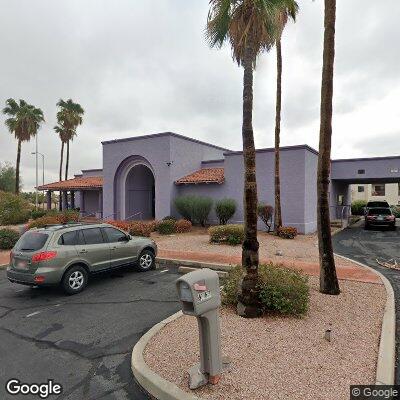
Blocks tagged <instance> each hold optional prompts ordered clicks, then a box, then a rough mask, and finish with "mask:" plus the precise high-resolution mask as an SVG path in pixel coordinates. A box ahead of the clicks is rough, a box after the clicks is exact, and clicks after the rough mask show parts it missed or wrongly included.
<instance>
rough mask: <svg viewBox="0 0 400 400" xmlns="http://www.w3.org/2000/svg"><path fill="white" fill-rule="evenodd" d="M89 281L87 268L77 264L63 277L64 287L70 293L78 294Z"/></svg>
mask: <svg viewBox="0 0 400 400" xmlns="http://www.w3.org/2000/svg"><path fill="white" fill-rule="evenodd" d="M87 281H88V274H87V272H86V270H85V268H83V267H81V266H80V265H77V266H75V267H72V268H70V269H69V270H68V271H67V272H66V273H65V275H64V276H63V279H62V282H61V284H62V287H63V289H64V291H65V292H66V293H68V294H76V293H79V292H81V291H82V290H83V289H85V287H86V285H87Z"/></svg>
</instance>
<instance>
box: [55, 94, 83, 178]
mask: <svg viewBox="0 0 400 400" xmlns="http://www.w3.org/2000/svg"><path fill="white" fill-rule="evenodd" d="M57 107H59V111H58V112H57V121H58V124H59V126H62V127H64V128H65V130H64V132H65V139H66V141H65V143H66V144H67V157H66V161H65V179H66V180H67V179H68V167H69V142H70V141H71V140H73V138H74V136H76V129H77V127H78V126H79V125H81V124H82V122H83V119H82V117H83V114H84V113H85V111H84V110H83V108H82V106H81V105H80V104H78V103H74V102H73V101H72V100H71V99H68V100H67V101H64V100H62V99H61V100H60V101H59V102H58V103H57ZM61 142H63V141H62V140H61ZM61 146H63V144H61ZM63 150H64V149H62V151H63Z"/></svg>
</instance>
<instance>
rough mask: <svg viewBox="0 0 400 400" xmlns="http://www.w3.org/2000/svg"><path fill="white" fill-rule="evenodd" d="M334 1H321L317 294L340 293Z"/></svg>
mask: <svg viewBox="0 0 400 400" xmlns="http://www.w3.org/2000/svg"><path fill="white" fill-rule="evenodd" d="M335 19H336V0H325V33H324V54H323V67H322V86H321V126H320V133H319V155H318V182H317V191H318V207H317V217H318V219H317V220H318V222H317V223H318V247H319V261H320V269H321V272H320V289H319V290H320V292H321V293H325V294H332V295H337V294H339V293H340V289H339V282H338V279H337V276H336V267H335V259H334V256H333V247H332V235H331V224H330V216H329V176H330V167H331V139H332V98H333V66H334V61H335Z"/></svg>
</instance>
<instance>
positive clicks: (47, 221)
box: [28, 215, 60, 229]
mask: <svg viewBox="0 0 400 400" xmlns="http://www.w3.org/2000/svg"><path fill="white" fill-rule="evenodd" d="M59 223H60V222H59V221H58V219H57V217H56V216H55V215H45V216H43V217H40V218H36V219H35V220H33V221H32V222H31V223H29V224H28V229H32V228H44V227H45V226H46V225H57V224H59Z"/></svg>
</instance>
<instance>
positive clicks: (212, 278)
mask: <svg viewBox="0 0 400 400" xmlns="http://www.w3.org/2000/svg"><path fill="white" fill-rule="evenodd" d="M176 286H177V290H178V295H179V300H180V302H181V305H182V312H183V313H184V314H187V315H192V316H194V317H196V318H197V323H198V326H199V337H200V364H197V365H195V366H194V367H192V368H191V369H190V370H189V377H190V378H189V387H190V388H191V389H196V388H198V387H200V386H202V385H205V384H206V383H207V382H210V383H212V384H216V383H218V381H219V379H220V377H221V373H222V358H221V332H220V321H219V307H220V306H221V294H220V287H219V278H218V274H217V273H216V272H215V271H212V270H211V269H208V268H204V269H201V270H198V271H193V272H190V273H188V274H186V275H183V276H182V277H180V278H179V279H178V280H177V281H176Z"/></svg>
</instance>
